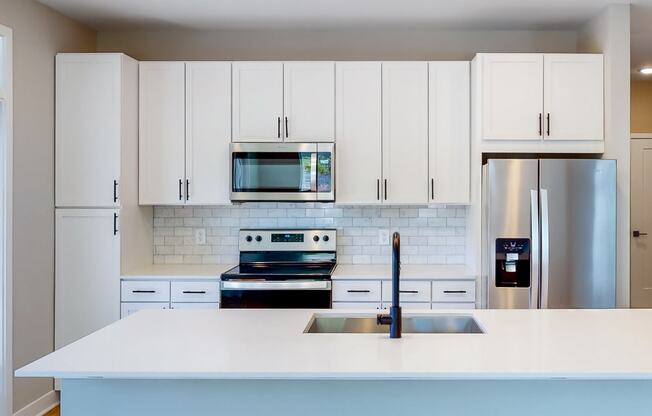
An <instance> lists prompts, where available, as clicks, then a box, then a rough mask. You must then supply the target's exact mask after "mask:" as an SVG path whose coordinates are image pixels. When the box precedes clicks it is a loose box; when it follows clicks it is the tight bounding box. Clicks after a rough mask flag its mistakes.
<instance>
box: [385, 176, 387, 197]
mask: <svg viewBox="0 0 652 416" xmlns="http://www.w3.org/2000/svg"><path fill="white" fill-rule="evenodd" d="M385 201H387V179H385Z"/></svg>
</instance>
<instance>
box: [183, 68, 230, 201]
mask: <svg viewBox="0 0 652 416" xmlns="http://www.w3.org/2000/svg"><path fill="white" fill-rule="evenodd" d="M230 142H231V63H229V62H226V63H225V62H189V63H187V64H186V189H185V199H186V203H187V204H193V205H201V204H225V203H229V202H230V201H229V195H230V193H229V191H230V189H229V175H228V171H229V164H230V160H229V158H230V153H229V143H230Z"/></svg>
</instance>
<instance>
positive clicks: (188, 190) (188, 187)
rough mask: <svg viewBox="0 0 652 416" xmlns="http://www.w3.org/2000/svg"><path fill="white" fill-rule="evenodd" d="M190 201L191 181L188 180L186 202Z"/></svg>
mask: <svg viewBox="0 0 652 416" xmlns="http://www.w3.org/2000/svg"><path fill="white" fill-rule="evenodd" d="M189 199H190V179H186V201H187V200H189Z"/></svg>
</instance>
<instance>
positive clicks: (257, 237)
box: [256, 235, 263, 243]
mask: <svg viewBox="0 0 652 416" xmlns="http://www.w3.org/2000/svg"><path fill="white" fill-rule="evenodd" d="M256 241H258V242H259V243H260V242H261V241H263V237H261V236H259V235H257V236H256Z"/></svg>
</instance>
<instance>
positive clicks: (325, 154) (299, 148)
mask: <svg viewBox="0 0 652 416" xmlns="http://www.w3.org/2000/svg"><path fill="white" fill-rule="evenodd" d="M334 151H335V145H334V144H332V143H324V144H322V143H319V144H318V143H232V144H231V200H232V201H334V200H335V191H334V189H333V184H334V174H333V166H334V154H335V152H334Z"/></svg>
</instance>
